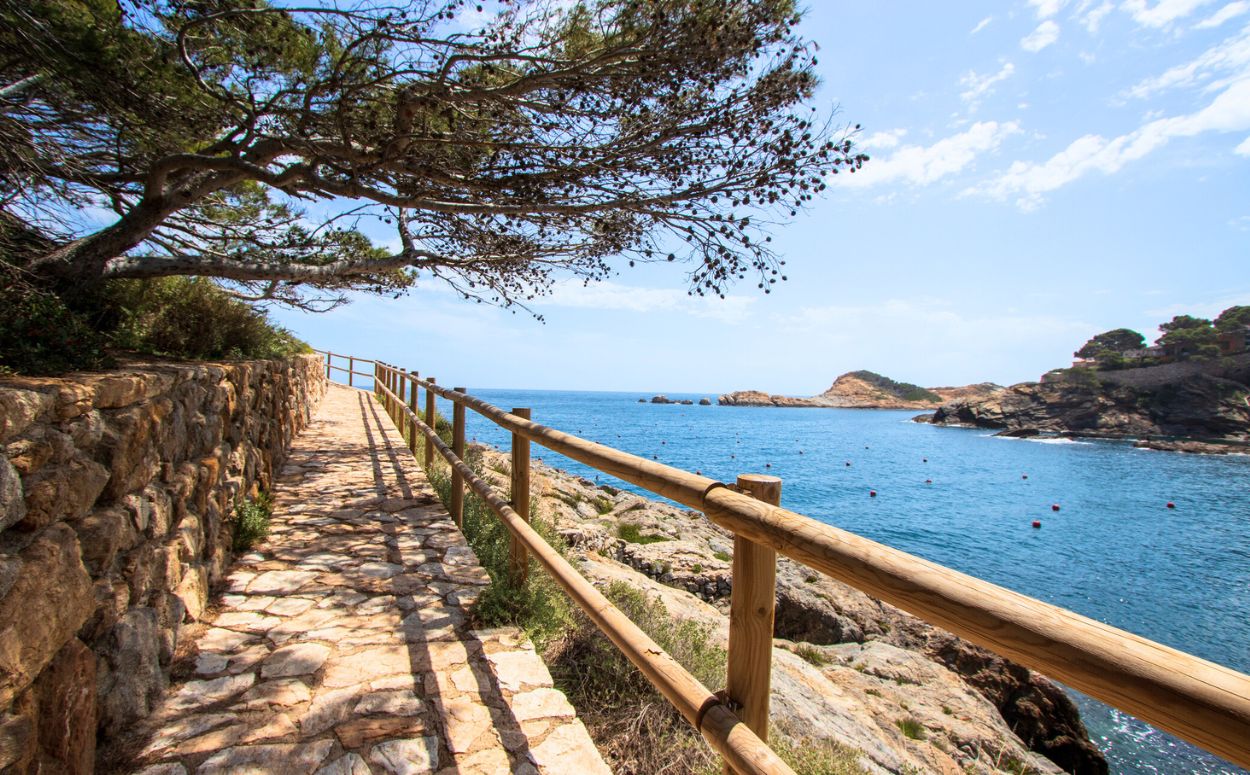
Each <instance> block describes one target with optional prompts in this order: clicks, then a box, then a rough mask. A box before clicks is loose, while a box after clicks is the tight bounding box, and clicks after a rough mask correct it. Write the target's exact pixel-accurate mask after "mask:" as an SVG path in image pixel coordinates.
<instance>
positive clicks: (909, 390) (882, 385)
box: [846, 370, 942, 402]
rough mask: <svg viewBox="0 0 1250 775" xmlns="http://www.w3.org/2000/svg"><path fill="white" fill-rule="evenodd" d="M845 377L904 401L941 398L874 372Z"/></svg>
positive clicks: (925, 389) (918, 387) (910, 384)
mask: <svg viewBox="0 0 1250 775" xmlns="http://www.w3.org/2000/svg"><path fill="white" fill-rule="evenodd" d="M846 376H849V377H856V378H858V379H861V380H863V381H864V382H867V383H868V384H869V385H872V386H873V387H875V388H877V389H878V390H881V391H883V392H885V393H889V394H890V395H892V396H897V397H898V398H901V399H902V400H904V401H935V402H936V401H941V400H942V397H941V396H939V395H938V394H937V393H934V392H933V391H932V390H929V389H928V388H922V387H920V386H919V385H913V384H912V383H910V382H896V381H894V380H892V379H890V378H889V377H883V376H882V375H880V374H877V373H876V372H874V371H862V370H861V371H852V372H849V373H848V374H847V375H846Z"/></svg>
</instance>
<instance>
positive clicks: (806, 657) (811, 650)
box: [794, 643, 829, 667]
mask: <svg viewBox="0 0 1250 775" xmlns="http://www.w3.org/2000/svg"><path fill="white" fill-rule="evenodd" d="M794 653H795V654H796V655H798V656H800V657H802V658H803V661H805V662H807V663H808V664H810V665H813V666H815V667H824V666H825V665H827V664H829V657H827V656H825V652H823V651H821V650H820V649H818V648H816V647H815V646H813V645H812V644H810V643H800V644H799V645H797V646H795V647H794Z"/></svg>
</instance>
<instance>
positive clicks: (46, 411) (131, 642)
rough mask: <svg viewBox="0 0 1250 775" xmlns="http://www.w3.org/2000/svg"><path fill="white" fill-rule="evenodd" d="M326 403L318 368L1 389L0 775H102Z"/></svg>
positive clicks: (144, 371)
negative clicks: (109, 752) (237, 527)
mask: <svg viewBox="0 0 1250 775" xmlns="http://www.w3.org/2000/svg"><path fill="white" fill-rule="evenodd" d="M324 389H325V367H324V363H323V362H322V361H321V360H320V359H319V358H316V357H313V356H301V357H297V358H293V359H291V360H287V361H248V362H240V363H228V364H166V363H145V364H132V365H130V366H128V367H126V368H124V369H121V370H118V371H113V372H107V373H102V374H78V375H71V376H69V377H65V378H56V379H35V378H16V377H15V378H8V379H5V380H3V381H0V452H2V453H3V454H0V621H3V622H4V625H5V626H4V628H3V631H0V771H3V772H6V773H7V772H23V773H24V772H58V773H61V772H63V773H74V774H78V773H91V772H93V771H94V760H95V750H96V736H97V729H98V730H100V731H101V732H102V733H103V734H105V735H111V734H115V733H117V732H119V731H121V730H124V729H125V728H127V727H128V725H130V724H131V723H132V722H134V721H135V720H136V719H138V718H140V717H142V716H144V715H145V714H147V713H148V712H150V710H151V707H152V703H153V702H154V701H155V699H156V698H157V697H158V696H159V693H160V691H161V690H162V689H163V688H164V687H165V685H166V682H167V680H168V676H169V670H170V664H171V660H172V658H173V654H174V650H175V648H176V645H177V642H178V638H179V633H180V631H181V629H182V627H183V626H184V625H185V624H186V623H188V622H192V621H195V620H196V619H198V618H199V616H200V614H201V613H202V612H203V610H204V607H205V605H206V603H207V595H208V591H209V585H210V584H211V583H212V582H213V581H214V580H217V579H219V578H221V575H222V573H223V571H224V569H225V567H226V564H227V563H228V561H229V558H230V535H231V531H230V526H229V524H227V523H228V521H229V519H230V517H231V513H232V510H233V507H234V504H235V502H236V499H238V498H240V497H245V496H248V495H252V494H254V493H255V492H256V490H257V488H258V487H261V488H268V486H269V483H270V481H271V477H272V474H273V467H274V466H275V465H276V464H277V463H278V462H279V461H280V460H281V459H282V458H283V456H284V455H285V454H286V450H287V446H288V444H289V443H290V441H291V439H292V437H293V436H294V435H295V433H296V432H297V431H298V430H300V429H301V428H303V427H304V425H305V424H306V423H307V421H308V417H309V414H310V412H311V410H312V407H313V406H314V405H315V404H316V402H317V401H318V400H319V399H320V397H321V395H322V393H323V391H324Z"/></svg>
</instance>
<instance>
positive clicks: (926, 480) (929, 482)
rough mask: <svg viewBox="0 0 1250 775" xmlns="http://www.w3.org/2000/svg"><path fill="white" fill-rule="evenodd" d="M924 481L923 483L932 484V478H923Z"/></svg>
mask: <svg viewBox="0 0 1250 775" xmlns="http://www.w3.org/2000/svg"><path fill="white" fill-rule="evenodd" d="M924 483H925V484H933V480H932V479H925V480H924Z"/></svg>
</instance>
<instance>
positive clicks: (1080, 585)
mask: <svg viewBox="0 0 1250 775" xmlns="http://www.w3.org/2000/svg"><path fill="white" fill-rule="evenodd" d="M471 392H473V393H474V395H477V396H479V397H481V398H483V399H485V400H488V401H490V402H491V403H493V404H495V405H496V406H500V407H503V408H504V409H511V408H512V407H521V406H525V407H530V408H531V409H532V410H533V419H534V420H535V421H536V422H540V423H542V424H544V425H549V426H551V427H554V428H558V429H560V430H564V431H568V432H570V433H574V434H577V435H579V436H582V437H584V438H587V439H591V440H593V441H598V442H601V443H604V444H608V445H611V446H614V447H617V448H618V449H622V450H625V451H627V452H632V453H634V454H637V455H640V456H643V457H646V458H651V457H652V456H653V455H654V456H655V457H656V459H658V460H659V461H661V462H664V463H667V464H670V465H673V466H677V467H679V468H684V469H687V470H690V471H695V470H698V471H701V472H702V473H703V474H704V475H706V476H710V477H713V478H716V479H720V480H722V481H733V480H734V478H735V477H736V476H737V474H739V473H749V472H750V473H771V474H774V475H776V476H779V477H781V478H782V480H783V482H784V484H783V491H782V504H783V505H785V506H786V507H787V508H790V509H792V510H794V511H797V512H800V513H803V514H807V515H809V516H811V517H814V518H816V519H819V520H821V521H824V522H827V523H829V524H831V525H836V526H838V527H840V528H843V529H846V530H850V531H852V532H855V533H858V534H860V535H863V536H866V537H868V538H871V539H873V540H875V541H880V542H882V543H885V544H888V545H890V546H893V547H896V548H898V549H902V550H904V551H907V552H911V553H913V554H916V555H918V556H920V557H924V558H926V559H929V560H933V561H935V562H939V563H942V564H943V565H947V566H950V567H952V568H955V569H957V570H960V571H962V572H964V573H968V574H970V575H973V576H977V577H979V578H982V579H985V580H987V581H990V582H993V583H995V584H999V585H1002V586H1004V587H1007V588H1009V589H1013V590H1016V591H1019V592H1022V593H1025V594H1028V595H1032V596H1033V597H1037V598H1039V599H1041V600H1044V601H1046V602H1049V603H1054V604H1056V605H1060V606H1063V607H1065V608H1069V609H1071V610H1073V611H1076V612H1078V613H1081V614H1084V615H1085V616H1088V617H1091V618H1094V619H1098V620H1100V621H1103V622H1107V623H1109V624H1112V625H1114V626H1116V627H1120V628H1123V629H1125V630H1129V631H1130V632H1134V633H1138V634H1140V635H1143V636H1145V637H1147V638H1151V639H1153V640H1156V641H1159V642H1161V643H1164V644H1167V645H1169V646H1173V647H1175V648H1178V649H1181V650H1184V651H1188V652H1190V653H1192V654H1196V655H1197V656H1200V657H1203V658H1205V659H1209V660H1211V661H1214V662H1217V663H1220V664H1223V665H1226V666H1228V667H1231V668H1234V669H1236V670H1240V671H1243V672H1250V457H1247V456H1226V457H1214V456H1200V455H1184V454H1178V453H1170V452H1156V451H1149V450H1139V449H1135V448H1133V447H1132V446H1131V445H1129V444H1126V443H1122V442H1110V441H1083V440H1082V441H1073V440H1046V441H1036V440H1022V439H1006V438H995V437H994V436H992V434H991V433H990V432H985V431H977V430H967V429H959V428H941V427H934V426H930V425H924V424H917V423H913V422H911V421H910V418H911V417H912V416H914V415H915V414H916V413H915V412H912V411H876V410H856V409H778V408H771V407H770V408H751V407H722V406H716V405H713V406H698V405H695V406H680V405H655V404H650V403H647V404H640V403H638V398H640V397H641V394H637V393H606V392H567V391H531V390H474V391H471ZM669 396H670V398H674V399H678V398H690V399H693V400H695V401H696V402H697V400H698V399H699V398H701V397H702V396H699V395H676V394H669ZM709 397H711V398H712V400H713V401H714V400H715V396H709ZM449 410H450V406H446V407H441V408H440V411H444V412H448V413H449ZM468 415H469V417H468V434H469V435H470V436H472V437H475V438H476V439H477V440H479V441H483V442H487V443H490V444H493V445H495V446H498V447H500V448H503V449H506V448H507V446H508V436H507V434H506V433H504V432H503V431H501V430H500V429H499V428H498V427H497V426H495V425H494V424H492V423H490V422H489V421H487V420H485V419H483V418H481V417H479V416H477V415H475V414H474V413H473V412H469V413H468ZM533 454H534V455H535V456H537V457H541V458H542V459H543V462H545V463H547V464H549V465H552V466H555V467H558V468H562V469H565V470H567V471H570V472H571V473H575V474H578V475H581V476H585V477H587V478H589V479H592V480H594V479H596V478H597V480H598V481H599V482H601V483H604V484H612V485H614V486H617V487H621V488H623V489H628V490H632V491H635V492H640V493H642V494H647V495H650V493H645V492H643V491H641V490H639V489H638V488H636V487H633V486H632V485H627V484H625V483H623V482H620V481H617V480H614V479H612V478H611V477H609V476H607V475H604V474H600V473H598V472H597V471H595V470H593V469H590V468H587V467H586V466H583V465H581V464H579V463H577V462H575V461H572V460H569V459H567V458H564V457H563V456H560V455H557V454H555V453H553V452H550V451H549V450H544V449H541V448H538V447H535V449H534V452H533ZM926 460H927V462H926ZM848 462H849V463H850V465H849V466H848V465H846V464H847V463H848ZM1026 476H1027V478H1025V477H1026ZM926 479H931V480H932V482H933V483H932V484H926V483H925V480H926ZM869 490H876V491H877V493H878V497H875V498H870V497H869V496H868V492H869ZM1168 501H1172V502H1174V503H1175V504H1176V508H1175V509H1174V510H1169V509H1168V508H1167V507H1166V504H1167V502H1168ZM1051 504H1059V505H1060V507H1061V510H1060V511H1058V512H1053V511H1052V510H1051ZM1035 519H1039V520H1041V522H1042V527H1041V529H1033V528H1032V527H1031V526H1030V523H1031V522H1032V521H1033V520H1035ZM1073 696H1074V697H1076V699H1077V701H1078V703H1079V704H1080V707H1081V710H1082V714H1083V717H1084V719H1085V723H1086V725H1087V726H1088V727H1089V729H1090V733H1091V736H1092V737H1093V738H1094V740H1095V741H1096V742H1097V743H1098V744H1099V745H1100V746H1101V747H1102V748H1103V750H1104V751H1105V752H1106V753H1107V756H1108V759H1109V761H1110V762H1111V767H1112V772H1116V773H1244V772H1245V771H1244V770H1241V769H1239V768H1237V767H1234V766H1233V765H1231V764H1228V763H1227V762H1224V761H1222V760H1220V759H1217V758H1215V757H1213V756H1211V755H1209V754H1206V753H1205V752H1203V751H1200V750H1198V749H1196V748H1194V747H1193V746H1190V745H1188V744H1186V743H1184V742H1181V741H1179V740H1177V739H1176V738H1174V737H1172V736H1170V735H1167V734H1165V733H1163V732H1161V731H1159V730H1156V729H1154V728H1152V727H1150V726H1148V725H1146V724H1144V723H1142V722H1140V721H1138V720H1137V719H1134V718H1132V717H1130V716H1127V715H1126V714H1122V713H1120V712H1118V711H1116V710H1114V709H1112V708H1109V707H1107V706H1106V705H1103V704H1102V703H1100V702H1097V701H1095V700H1093V699H1090V698H1087V697H1083V696H1081V695H1079V694H1077V693H1075V692H1074V693H1073Z"/></svg>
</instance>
